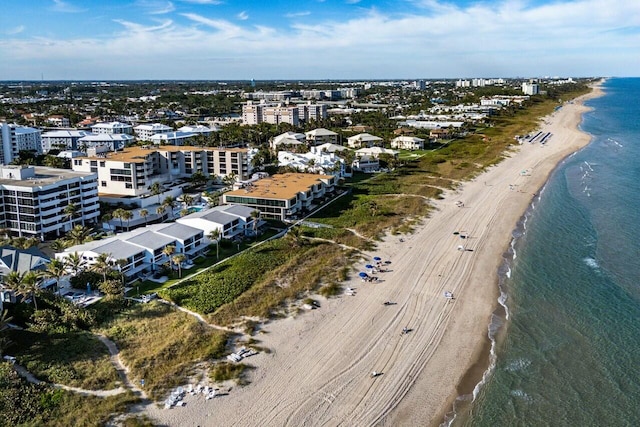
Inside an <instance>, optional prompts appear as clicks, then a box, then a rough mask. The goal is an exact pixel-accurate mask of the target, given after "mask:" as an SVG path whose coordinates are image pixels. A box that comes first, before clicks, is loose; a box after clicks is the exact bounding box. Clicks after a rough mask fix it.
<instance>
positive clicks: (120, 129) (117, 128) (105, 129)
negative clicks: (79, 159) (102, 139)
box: [91, 122, 133, 135]
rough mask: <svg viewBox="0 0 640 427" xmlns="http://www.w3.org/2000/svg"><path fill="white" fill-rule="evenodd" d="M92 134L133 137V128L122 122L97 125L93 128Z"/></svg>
mask: <svg viewBox="0 0 640 427" xmlns="http://www.w3.org/2000/svg"><path fill="white" fill-rule="evenodd" d="M91 133H98V134H107V135H116V134H125V135H133V126H131V125H129V124H127V123H120V122H105V123H97V124H95V125H93V126H91Z"/></svg>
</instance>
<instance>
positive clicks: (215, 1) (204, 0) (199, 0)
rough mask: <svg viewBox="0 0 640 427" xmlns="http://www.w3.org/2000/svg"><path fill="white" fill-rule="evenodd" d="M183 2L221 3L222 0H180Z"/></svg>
mask: <svg viewBox="0 0 640 427" xmlns="http://www.w3.org/2000/svg"><path fill="white" fill-rule="evenodd" d="M180 1H182V2H184V3H194V4H215V5H218V4H222V1H219V0H180Z"/></svg>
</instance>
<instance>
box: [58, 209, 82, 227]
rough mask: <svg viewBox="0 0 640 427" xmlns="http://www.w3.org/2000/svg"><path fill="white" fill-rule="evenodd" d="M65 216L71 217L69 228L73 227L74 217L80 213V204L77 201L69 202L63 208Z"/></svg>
mask: <svg viewBox="0 0 640 427" xmlns="http://www.w3.org/2000/svg"><path fill="white" fill-rule="evenodd" d="M62 212H63V213H64V217H65V218H68V219H69V230H71V229H72V228H73V217H74V216H75V215H76V213H78V206H77V205H76V204H75V203H69V204H68V205H67V206H65V207H64V209H63V210H62Z"/></svg>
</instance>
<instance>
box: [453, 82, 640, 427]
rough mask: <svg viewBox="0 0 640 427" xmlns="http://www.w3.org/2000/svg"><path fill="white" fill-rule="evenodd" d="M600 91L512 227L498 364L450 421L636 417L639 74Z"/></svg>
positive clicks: (608, 421)
mask: <svg viewBox="0 0 640 427" xmlns="http://www.w3.org/2000/svg"><path fill="white" fill-rule="evenodd" d="M604 89H605V92H606V94H605V96H603V97H601V98H597V99H593V100H591V101H588V103H587V105H589V106H591V107H592V108H593V111H591V112H589V113H586V114H585V115H584V117H583V122H582V124H581V129H582V130H584V131H586V132H588V133H589V134H591V135H592V136H593V140H592V142H591V143H590V145H588V146H587V147H586V148H584V149H583V150H581V151H579V152H578V153H575V154H574V155H572V156H571V157H569V158H567V159H566V160H565V161H564V162H563V163H562V164H561V165H559V167H558V168H557V169H556V171H555V172H554V173H553V175H552V176H551V178H550V180H549V181H548V182H547V184H546V185H545V187H544V189H543V190H542V191H541V193H540V197H539V199H538V200H536V201H535V202H534V203H533V205H532V207H531V208H530V209H529V211H528V213H527V214H526V215H525V217H524V218H523V219H522V221H521V222H520V224H519V227H518V230H516V231H515V232H514V242H513V244H512V250H511V251H509V253H508V254H505V264H504V266H503V269H502V278H501V284H500V286H501V289H502V291H503V292H504V293H505V294H506V295H507V299H506V303H505V304H506V306H507V309H508V310H507V311H508V316H506V315H505V313H498V316H496V318H495V324H496V325H499V324H501V325H502V326H501V328H500V331H499V333H498V337H499V339H498V340H497V344H496V347H495V356H496V357H495V360H494V362H495V366H494V367H493V369H492V371H491V372H490V374H489V375H488V376H487V378H486V380H485V381H484V384H483V385H482V386H481V387H479V388H477V390H476V392H475V394H476V398H475V400H474V401H473V403H472V404H471V406H470V408H469V409H468V410H467V411H465V412H467V413H466V414H459V416H457V417H456V420H454V422H453V424H454V425H464V426H640V250H639V248H640V79H609V80H607V82H606V83H605V85H604ZM506 317H508V318H506ZM505 318H506V319H505Z"/></svg>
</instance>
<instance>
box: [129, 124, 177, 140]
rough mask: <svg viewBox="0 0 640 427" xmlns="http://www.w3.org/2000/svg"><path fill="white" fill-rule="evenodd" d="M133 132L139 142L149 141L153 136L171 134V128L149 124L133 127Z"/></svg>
mask: <svg viewBox="0 0 640 427" xmlns="http://www.w3.org/2000/svg"><path fill="white" fill-rule="evenodd" d="M133 132H134V133H135V135H136V137H137V138H138V139H139V140H140V141H151V137H152V136H153V135H157V134H159V133H168V132H173V128H172V127H171V126H166V125H163V124H162V123H150V124H144V125H138V126H136V127H134V128H133Z"/></svg>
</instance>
